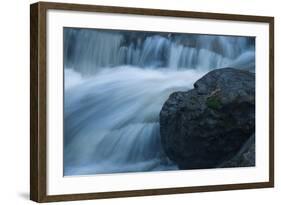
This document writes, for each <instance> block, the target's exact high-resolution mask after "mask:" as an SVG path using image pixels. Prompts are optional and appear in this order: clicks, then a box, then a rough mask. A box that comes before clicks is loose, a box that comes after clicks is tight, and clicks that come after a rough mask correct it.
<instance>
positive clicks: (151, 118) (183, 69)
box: [64, 28, 255, 176]
mask: <svg viewBox="0 0 281 205" xmlns="http://www.w3.org/2000/svg"><path fill="white" fill-rule="evenodd" d="M227 66H229V67H235V68H239V69H246V70H250V71H252V72H254V69H255V39H254V38H251V37H232V36H215V35H195V34H169V33H153V32H134V31H109V30H96V29H74V28H73V29H72V28H65V29H64V75H65V85H64V175H65V176H69V175H84V174H96V173H116V172H136V171H154V170H175V169H178V168H177V166H176V165H175V164H173V163H172V162H171V161H170V160H169V159H168V158H167V157H166V155H165V153H164V152H163V150H162V147H161V141H160V134H159V119H158V118H159V112H160V110H161V108H162V105H163V104H164V102H165V100H166V99H167V98H168V97H169V95H170V94H171V93H173V92H175V91H186V90H188V89H191V88H192V86H193V83H194V82H195V81H196V80H197V79H199V78H200V77H202V76H203V75H204V74H205V73H206V72H208V71H210V70H212V69H216V68H221V67H227Z"/></svg>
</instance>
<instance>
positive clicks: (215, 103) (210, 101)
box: [206, 96, 221, 110]
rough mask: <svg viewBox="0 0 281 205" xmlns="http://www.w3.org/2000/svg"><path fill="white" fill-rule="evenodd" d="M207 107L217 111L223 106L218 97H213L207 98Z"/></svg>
mask: <svg viewBox="0 0 281 205" xmlns="http://www.w3.org/2000/svg"><path fill="white" fill-rule="evenodd" d="M206 105H207V106H208V108H211V109H214V110H217V109H219V108H220V106H221V101H220V99H219V98H218V97H216V96H211V97H208V98H207V100H206Z"/></svg>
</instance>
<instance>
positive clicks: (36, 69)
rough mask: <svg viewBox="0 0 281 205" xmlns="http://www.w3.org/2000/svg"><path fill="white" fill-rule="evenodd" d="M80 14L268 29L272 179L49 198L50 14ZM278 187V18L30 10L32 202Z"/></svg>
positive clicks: (48, 6)
mask: <svg viewBox="0 0 281 205" xmlns="http://www.w3.org/2000/svg"><path fill="white" fill-rule="evenodd" d="M49 10H57V11H64V12H68V11H79V12H87V13H91V12H97V13H110V14H124V15H125V14H128V15H141V16H157V17H159V18H163V17H177V18H192V19H202V20H219V21H221V20H222V21H225V22H227V21H234V22H256V23H263V24H266V25H268V28H269V31H268V34H269V42H268V45H269V56H268V58H269V65H268V68H269V80H268V82H269V85H268V87H269V113H268V115H269V122H266V123H268V124H269V133H268V136H264V137H268V142H269V143H268V146H269V148H268V150H269V154H268V156H269V159H268V162H269V164H268V168H267V169H268V174H269V176H268V180H266V181H256V182H247V183H233V184H215V185H203V186H201V185H200V186H186V187H172V188H171V187H170V188H169V187H167V188H153V189H138V190H125V191H106V192H93V193H73V194H59V195H49V194H48V193H47V187H48V181H47V178H48V171H47V169H48V167H47V136H48V135H47V133H48V126H47V114H48V109H47V107H48V103H47V98H48V92H47V91H48V89H47V88H48V85H47V75H48V69H47V40H48V33H47V12H48V11H49ZM273 186H274V18H273V17H266V16H248V15H236V14H219V13H204V12H189V11H173V10H157V9H143V8H125V7H109V6H96V5H82V4H64V3H48V2H39V3H35V4H32V5H31V6H30V199H31V200H33V201H36V202H54V201H69V200H86V199H101V198H114V197H133V196H148V195H162V194H179V193H193V192H209V191H223V190H237V189H253V188H266V187H273Z"/></svg>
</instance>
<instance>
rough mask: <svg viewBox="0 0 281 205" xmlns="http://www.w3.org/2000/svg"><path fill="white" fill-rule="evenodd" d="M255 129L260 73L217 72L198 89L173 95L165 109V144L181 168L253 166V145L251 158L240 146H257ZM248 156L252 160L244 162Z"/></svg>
mask: <svg viewBox="0 0 281 205" xmlns="http://www.w3.org/2000/svg"><path fill="white" fill-rule="evenodd" d="M254 132H255V74H253V73H250V72H247V71H242V70H237V69H233V68H222V69H217V70H213V71H211V72H209V73H208V74H206V75H205V76H203V77H202V78H201V79H199V80H198V81H197V82H196V83H195V84H194V89H192V90H189V91H187V92H175V93H173V94H171V95H170V97H169V99H168V100H167V101H166V102H165V104H164V105H163V107H162V110H161V112H160V133H161V142H162V145H163V148H164V150H165V152H166V154H167V155H168V157H169V158H170V159H171V160H172V161H174V162H176V163H177V165H178V166H179V168H180V169H200V168H215V167H219V166H221V167H231V166H235V167H236V166H252V165H253V164H254V162H253V161H254V156H252V155H254V154H255V152H254V147H253V148H249V150H253V151H249V152H247V153H248V155H250V156H248V155H247V154H245V153H246V152H245V150H246V148H244V149H245V150H244V152H243V151H240V150H241V149H243V146H244V145H245V144H246V143H247V142H248V143H249V146H248V147H251V146H252V144H253V146H254V140H252V141H250V142H249V139H250V137H251V136H252V135H253V134H254ZM253 136H254V135H253ZM252 138H254V137H252ZM239 153H240V155H239ZM241 153H242V154H241ZM243 153H244V154H243ZM235 157H236V160H234V158H235ZM243 157H244V158H245V159H246V158H247V159H249V160H248V161H247V160H244V161H243V160H242V161H243V163H242V162H241V163H240V161H239V160H240V159H241V158H243ZM238 158H239V159H238ZM231 160H233V161H231ZM234 161H235V162H236V163H234ZM227 162H228V163H227ZM231 162H232V163H231ZM244 162H245V163H244Z"/></svg>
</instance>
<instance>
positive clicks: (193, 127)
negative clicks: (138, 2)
mask: <svg viewBox="0 0 281 205" xmlns="http://www.w3.org/2000/svg"><path fill="white" fill-rule="evenodd" d="M30 8H31V12H30V17H31V18H30V43H31V47H30V63H31V66H30V69H31V73H30V74H31V75H30V76H31V81H30V95H31V103H30V110H31V112H30V124H31V129H30V133H31V134H30V160H31V163H30V198H31V200H33V201H37V202H52V201H66V200H83V199H99V198H113V197H130V196H145V195H159V194H177V193H190V192H206V191H222V190H235V189H250V188H265V187H273V186H274V18H273V17H265V16H248V15H235V14H218V13H201V12H187V11H173V10H156V9H141V8H124V7H107V6H96V5H82V4H63V3H47V2H39V3H35V4H32V5H31V7H30Z"/></svg>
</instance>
